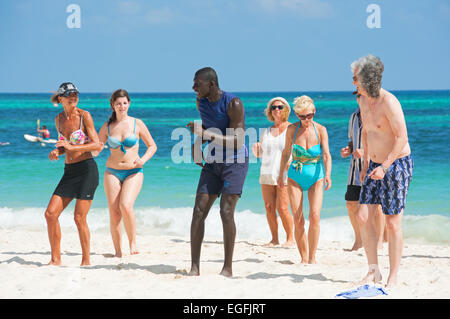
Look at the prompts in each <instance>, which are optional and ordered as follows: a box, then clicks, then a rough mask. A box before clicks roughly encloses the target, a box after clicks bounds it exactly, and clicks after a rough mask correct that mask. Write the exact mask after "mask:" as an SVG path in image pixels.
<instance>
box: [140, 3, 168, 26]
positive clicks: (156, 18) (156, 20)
mask: <svg viewBox="0 0 450 319" xmlns="http://www.w3.org/2000/svg"><path fill="white" fill-rule="evenodd" d="M174 16H175V14H174V13H173V11H172V10H171V9H170V8H168V7H163V8H159V9H152V10H149V11H148V12H147V14H146V15H145V20H146V21H147V22H148V23H151V24H162V23H168V22H171V21H172V20H173V19H174Z"/></svg>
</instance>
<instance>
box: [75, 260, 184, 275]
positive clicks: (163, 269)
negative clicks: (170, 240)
mask: <svg viewBox="0 0 450 319" xmlns="http://www.w3.org/2000/svg"><path fill="white" fill-rule="evenodd" d="M83 268H84V269H108V270H145V271H149V272H152V273H154V274H155V275H167V274H177V273H178V271H177V268H176V267H175V266H171V265H163V264H159V265H150V266H142V265H138V264H135V263H126V264H123V263H121V264H117V265H95V266H87V267H83Z"/></svg>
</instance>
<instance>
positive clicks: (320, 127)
mask: <svg viewBox="0 0 450 319" xmlns="http://www.w3.org/2000/svg"><path fill="white" fill-rule="evenodd" d="M314 124H316V128H317V130H318V131H322V132H326V131H327V128H326V127H325V126H323V125H322V124H320V123H318V122H316V121H314Z"/></svg>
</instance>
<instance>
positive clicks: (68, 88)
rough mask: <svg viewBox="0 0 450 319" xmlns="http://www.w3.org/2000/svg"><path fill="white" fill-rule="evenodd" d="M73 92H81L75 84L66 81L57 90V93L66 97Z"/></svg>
mask: <svg viewBox="0 0 450 319" xmlns="http://www.w3.org/2000/svg"><path fill="white" fill-rule="evenodd" d="M71 93H77V94H78V93H79V92H78V89H77V87H76V86H75V84H73V83H71V82H64V83H63V84H61V85H60V86H59V88H58V91H57V92H56V94H58V95H60V96H64V97H67V96H69V95H70V94H71Z"/></svg>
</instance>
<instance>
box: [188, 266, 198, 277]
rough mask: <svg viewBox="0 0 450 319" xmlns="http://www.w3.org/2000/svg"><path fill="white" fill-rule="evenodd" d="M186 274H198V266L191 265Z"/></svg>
mask: <svg viewBox="0 0 450 319" xmlns="http://www.w3.org/2000/svg"><path fill="white" fill-rule="evenodd" d="M187 275H188V276H200V270H199V269H198V267H195V266H192V267H191V271H189V273H188V274H187Z"/></svg>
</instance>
